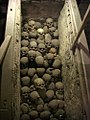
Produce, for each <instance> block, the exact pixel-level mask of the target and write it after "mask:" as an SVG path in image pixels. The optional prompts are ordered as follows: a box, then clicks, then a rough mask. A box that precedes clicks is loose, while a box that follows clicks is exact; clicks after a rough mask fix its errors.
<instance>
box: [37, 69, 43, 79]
mask: <svg viewBox="0 0 90 120" xmlns="http://www.w3.org/2000/svg"><path fill="white" fill-rule="evenodd" d="M36 71H37V74H38V76H39V77H41V76H42V75H43V74H44V72H45V68H37V70H36Z"/></svg>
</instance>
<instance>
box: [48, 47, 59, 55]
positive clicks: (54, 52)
mask: <svg viewBox="0 0 90 120" xmlns="http://www.w3.org/2000/svg"><path fill="white" fill-rule="evenodd" d="M49 53H52V54H53V55H54V57H55V56H56V55H57V50H56V48H53V47H51V48H50V50H49Z"/></svg>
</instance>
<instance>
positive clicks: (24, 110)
mask: <svg viewBox="0 0 90 120" xmlns="http://www.w3.org/2000/svg"><path fill="white" fill-rule="evenodd" d="M20 111H21V113H22V114H27V113H28V112H29V105H28V104H27V103H22V104H21V105H20Z"/></svg>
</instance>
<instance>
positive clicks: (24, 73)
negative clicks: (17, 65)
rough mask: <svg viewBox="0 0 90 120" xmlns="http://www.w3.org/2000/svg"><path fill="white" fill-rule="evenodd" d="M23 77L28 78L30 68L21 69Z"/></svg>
mask: <svg viewBox="0 0 90 120" xmlns="http://www.w3.org/2000/svg"><path fill="white" fill-rule="evenodd" d="M20 73H21V76H26V75H27V73H28V67H27V68H24V69H20Z"/></svg>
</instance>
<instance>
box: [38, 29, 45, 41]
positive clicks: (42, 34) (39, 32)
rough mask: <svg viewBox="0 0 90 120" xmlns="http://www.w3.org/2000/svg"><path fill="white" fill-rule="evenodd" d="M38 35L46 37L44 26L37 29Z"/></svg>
mask: <svg viewBox="0 0 90 120" xmlns="http://www.w3.org/2000/svg"><path fill="white" fill-rule="evenodd" d="M37 36H38V37H39V38H40V39H44V30H43V29H42V28H39V29H37Z"/></svg>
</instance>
